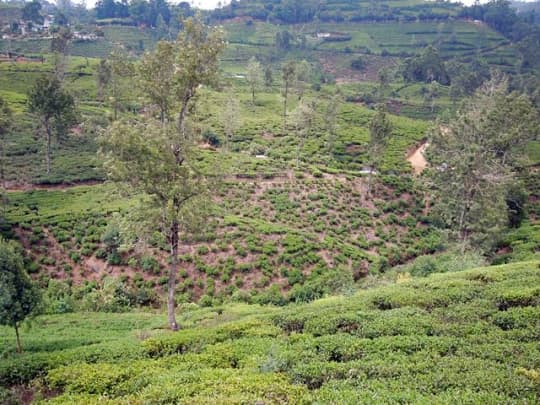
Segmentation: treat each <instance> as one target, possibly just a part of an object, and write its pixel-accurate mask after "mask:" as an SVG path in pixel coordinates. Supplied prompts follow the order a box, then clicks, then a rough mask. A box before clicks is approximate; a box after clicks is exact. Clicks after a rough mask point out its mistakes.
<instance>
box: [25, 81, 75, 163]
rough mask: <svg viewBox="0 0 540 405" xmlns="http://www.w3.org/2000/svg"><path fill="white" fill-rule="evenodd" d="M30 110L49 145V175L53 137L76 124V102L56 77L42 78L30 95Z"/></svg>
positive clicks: (58, 135) (60, 134)
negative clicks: (37, 119) (40, 126)
mask: <svg viewBox="0 0 540 405" xmlns="http://www.w3.org/2000/svg"><path fill="white" fill-rule="evenodd" d="M28 109H29V111H30V112H31V113H33V114H35V115H36V116H37V117H38V118H39V120H40V123H41V125H42V127H43V129H44V131H45V135H46V143H47V173H50V172H51V141H52V137H53V135H56V136H57V137H61V136H62V135H64V134H63V133H62V132H63V131H65V130H66V128H68V127H69V126H71V125H73V124H75V123H76V114H75V101H74V99H73V97H72V96H71V95H70V94H69V93H68V92H66V91H65V90H64V89H63V88H62V85H61V83H60V81H59V80H58V78H57V77H55V76H41V77H40V78H38V79H37V80H36V82H35V84H34V86H33V87H32V88H31V89H30V92H29V93H28Z"/></svg>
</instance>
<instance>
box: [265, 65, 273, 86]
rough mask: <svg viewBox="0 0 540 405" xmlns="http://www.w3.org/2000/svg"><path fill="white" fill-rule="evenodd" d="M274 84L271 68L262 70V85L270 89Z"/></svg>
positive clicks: (267, 67)
mask: <svg viewBox="0 0 540 405" xmlns="http://www.w3.org/2000/svg"><path fill="white" fill-rule="evenodd" d="M273 84H274V77H273V74H272V68H271V67H270V66H269V65H267V66H266V68H265V69H264V85H265V86H266V87H268V88H270V87H272V85H273Z"/></svg>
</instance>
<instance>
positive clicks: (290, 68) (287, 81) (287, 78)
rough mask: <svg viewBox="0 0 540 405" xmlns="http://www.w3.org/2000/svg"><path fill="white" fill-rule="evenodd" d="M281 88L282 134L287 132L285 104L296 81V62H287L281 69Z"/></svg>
mask: <svg viewBox="0 0 540 405" xmlns="http://www.w3.org/2000/svg"><path fill="white" fill-rule="evenodd" d="M281 73H282V76H281V77H282V80H283V87H282V89H281V95H282V97H283V133H285V132H286V131H287V103H288V101H289V93H290V91H291V88H292V87H293V86H294V81H295V80H296V62H294V61H289V62H287V63H286V64H285V65H283V68H282V69H281Z"/></svg>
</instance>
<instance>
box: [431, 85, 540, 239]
mask: <svg viewBox="0 0 540 405" xmlns="http://www.w3.org/2000/svg"><path fill="white" fill-rule="evenodd" d="M538 122H539V115H538V110H537V109H536V108H535V107H534V105H533V104H532V103H531V101H530V99H529V98H528V97H527V96H526V95H522V94H519V93H517V92H509V90H508V79H507V78H506V77H505V76H502V75H494V77H493V78H492V79H490V80H489V81H487V82H485V83H484V84H483V85H482V86H481V87H480V89H479V90H478V91H477V92H476V93H475V94H474V96H473V97H472V98H470V99H468V100H467V101H466V102H465V103H464V105H463V106H462V108H461V109H460V110H459V112H458V114H457V116H456V117H455V119H453V120H452V121H451V122H450V123H449V124H447V125H443V124H438V125H437V126H436V127H435V128H434V130H433V133H432V136H431V139H430V147H429V149H428V152H429V161H430V164H431V169H430V171H429V176H428V177H427V178H426V179H427V180H428V181H427V184H428V189H430V190H431V191H432V193H433V195H432V197H433V198H432V201H433V207H432V213H433V214H434V216H435V218H436V219H437V221H438V225H439V226H441V227H443V228H444V229H446V230H448V232H449V234H450V236H451V237H453V238H454V240H457V241H459V242H460V243H461V244H462V246H463V249H465V248H466V247H467V246H469V245H472V246H474V247H477V248H478V247H482V248H485V249H489V248H492V247H493V246H494V244H495V243H496V242H497V241H499V240H500V238H501V235H502V232H501V231H502V230H503V229H504V228H505V227H506V226H508V225H509V224H510V225H512V226H519V223H520V220H521V219H522V218H523V216H524V215H523V213H524V206H523V205H524V201H525V200H526V198H523V195H526V193H525V191H524V188H523V185H522V184H521V182H520V181H519V175H520V173H521V172H523V171H524V170H527V169H526V168H527V166H526V162H527V160H526V147H527V145H529V143H530V142H531V141H533V140H538V139H539V138H538V137H539V131H540V128H539V126H538Z"/></svg>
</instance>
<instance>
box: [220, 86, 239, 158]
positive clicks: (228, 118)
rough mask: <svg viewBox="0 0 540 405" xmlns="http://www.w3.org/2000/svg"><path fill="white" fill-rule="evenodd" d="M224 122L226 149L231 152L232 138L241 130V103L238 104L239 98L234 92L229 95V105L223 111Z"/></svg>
mask: <svg viewBox="0 0 540 405" xmlns="http://www.w3.org/2000/svg"><path fill="white" fill-rule="evenodd" d="M222 120H223V129H224V131H225V139H226V147H227V149H228V150H230V143H231V140H232V137H233V136H234V133H235V132H236V131H238V128H240V103H239V102H238V97H236V96H235V95H234V93H232V91H231V92H230V93H229V94H228V95H227V103H226V105H225V108H224V109H223V113H222Z"/></svg>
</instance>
